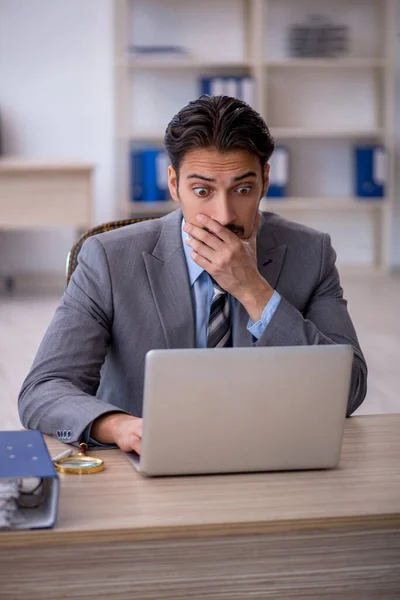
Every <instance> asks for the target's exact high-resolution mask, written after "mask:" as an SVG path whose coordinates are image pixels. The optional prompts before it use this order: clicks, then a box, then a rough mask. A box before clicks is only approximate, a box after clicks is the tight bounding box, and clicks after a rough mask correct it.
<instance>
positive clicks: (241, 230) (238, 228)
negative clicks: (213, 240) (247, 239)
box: [203, 224, 244, 236]
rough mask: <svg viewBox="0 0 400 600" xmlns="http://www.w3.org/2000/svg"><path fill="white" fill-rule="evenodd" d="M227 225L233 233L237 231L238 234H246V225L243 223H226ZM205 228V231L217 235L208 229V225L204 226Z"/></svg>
mask: <svg viewBox="0 0 400 600" xmlns="http://www.w3.org/2000/svg"><path fill="white" fill-rule="evenodd" d="M225 227H226V228H227V229H229V230H230V231H232V233H235V234H236V235H239V236H240V235H244V227H243V226H242V225H233V224H231V225H225ZM203 229H204V230H205V231H208V233H211V234H213V235H215V234H214V233H213V232H212V231H210V229H208V227H203Z"/></svg>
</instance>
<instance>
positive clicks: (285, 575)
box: [0, 415, 400, 600]
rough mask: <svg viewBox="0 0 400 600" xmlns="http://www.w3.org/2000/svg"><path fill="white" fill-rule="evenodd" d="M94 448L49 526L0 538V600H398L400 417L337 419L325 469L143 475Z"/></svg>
mask: <svg viewBox="0 0 400 600" xmlns="http://www.w3.org/2000/svg"><path fill="white" fill-rule="evenodd" d="M48 444H49V447H50V449H51V452H53V453H55V452H57V451H58V449H59V447H60V446H61V444H60V443H59V442H57V441H54V440H49V442H48ZM99 455H100V456H102V457H103V458H104V459H105V461H106V470H105V471H104V472H103V473H101V474H96V475H91V476H89V475H86V476H80V477H79V476H67V475H64V476H61V479H62V483H61V499H60V510H59V518H58V523H57V526H56V528H55V529H54V530H49V531H31V532H3V533H1V534H0V569H1V571H2V575H1V583H0V597H1V598H2V600H11V599H12V600H16V599H19V598H21V599H22V598H23V599H24V600H26V598H27V597H29V598H30V600H43V599H44V598H48V599H52V600H53V599H59V598H76V599H78V598H79V599H81V598H97V599H99V600H102V599H104V600H105V599H111V598H112V599H113V600H117V599H118V600H119V599H126V600H128V599H129V600H131V599H132V598H138V599H140V600H147V599H154V598H168V599H170V600H184V599H185V600H186V599H187V598H190V599H199V600H200V599H202V600H203V599H204V598H213V599H214V598H218V599H232V598H238V599H239V598H240V599H245V598H279V599H285V598H316V599H321V598H323V599H325V598H330V599H332V600H333V599H335V600H336V599H338V598H340V599H341V600H343V599H346V600H358V599H359V600H366V599H371V600H372V599H374V600H376V599H378V598H379V599H380V598H384V599H385V600H386V599H391V598H393V599H394V598H399V597H400V415H385V416H363V417H355V418H354V417H353V418H352V419H349V420H348V421H347V422H346V433H345V439H344V445H343V452H342V460H341V462H340V466H339V468H338V469H336V470H333V471H314V472H297V473H275V474H274V473H271V474H247V475H224V476H210V477H180V478H161V479H144V478H142V477H141V476H140V475H139V474H138V473H136V472H135V471H134V470H133V468H132V466H131V465H130V464H129V462H128V461H127V459H126V458H125V456H124V455H123V454H122V453H120V452H119V451H117V450H109V451H102V452H99Z"/></svg>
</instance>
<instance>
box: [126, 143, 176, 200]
mask: <svg viewBox="0 0 400 600" xmlns="http://www.w3.org/2000/svg"><path fill="white" fill-rule="evenodd" d="M168 164H169V160H168V155H167V153H166V152H165V150H161V149H158V148H149V149H142V150H132V151H131V200H132V202H159V201H160V200H168V199H169V190H168V179H167V173H168Z"/></svg>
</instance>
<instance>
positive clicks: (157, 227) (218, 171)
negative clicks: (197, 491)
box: [19, 96, 367, 453]
mask: <svg viewBox="0 0 400 600" xmlns="http://www.w3.org/2000/svg"><path fill="white" fill-rule="evenodd" d="M165 146H166V150H167V152H168V154H169V157H170V160H171V166H170V167H169V171H168V181H169V189H170V193H171V196H172V198H173V199H174V200H175V201H176V202H178V203H180V207H181V209H179V210H177V211H175V212H173V213H171V214H169V215H168V216H166V217H163V218H161V219H156V220H153V221H147V222H144V223H140V224H136V225H131V226H128V227H124V228H121V229H119V230H116V231H112V232H109V233H103V234H101V235H97V236H95V237H92V238H90V239H88V240H87V241H86V242H85V244H84V245H83V247H82V250H81V253H80V256H79V265H78V267H77V269H76V270H75V272H74V274H73V277H72V279H71V282H70V284H69V286H68V289H67V291H66V292H65V294H64V296H63V298H62V300H61V304H60V306H59V307H58V309H57V311H56V313H55V316H54V318H53V320H52V322H51V324H50V326H49V328H48V331H47V333H46V335H45V337H44V339H43V342H42V344H41V346H40V348H39V351H38V353H37V356H36V358H35V361H34V363H33V366H32V369H31V371H30V373H29V375H28V377H27V378H26V380H25V382H24V384H23V387H22V390H21V393H20V397H19V411H20V417H21V421H22V423H23V425H24V426H25V427H28V428H31V429H40V430H41V431H42V432H43V433H46V434H50V435H54V436H57V437H58V438H59V439H63V440H65V441H68V442H75V443H77V442H79V441H82V440H85V441H89V442H90V443H93V444H95V443H99V444H116V445H118V446H119V447H120V448H121V449H122V450H125V451H128V450H131V449H134V450H136V451H137V452H139V453H140V442H141V430H142V419H141V416H142V402H143V398H142V396H143V379H144V362H145V356H146V353H147V352H148V351H149V350H151V349H154V348H193V347H215V346H219V347H221V346H249V347H251V346H293V345H317V344H350V345H351V346H352V347H353V349H354V361H353V370H352V378H351V388H350V393H349V400H348V411H347V413H348V415H350V414H351V413H352V412H353V411H354V410H355V409H356V408H357V407H358V406H359V405H360V404H361V402H362V401H363V399H364V397H365V394H366V380H367V367H366V364H365V360H364V357H363V355H362V352H361V350H360V347H359V344H358V340H357V336H356V333H355V330H354V327H353V324H352V322H351V319H350V316H349V314H348V312H347V305H346V301H345V300H344V299H343V293H342V288H341V286H340V281H339V276H338V272H337V270H336V267H335V259H336V255H335V252H334V250H333V248H332V246H331V243H330V238H329V236H328V235H327V234H323V233H319V232H317V231H314V230H311V229H309V228H306V227H303V226H301V225H298V224H296V223H292V222H289V221H286V220H285V219H282V218H280V217H279V216H277V215H274V214H272V213H263V214H260V213H259V211H258V208H259V203H260V200H261V198H263V197H264V195H265V193H266V191H267V188H268V177H269V165H268V160H269V159H270V156H271V154H272V152H273V149H274V141H273V138H272V137H271V136H270V133H269V131H268V128H267V126H266V124H265V122H264V121H263V119H262V118H261V117H260V115H258V113H256V112H255V111H254V110H253V109H252V108H250V107H249V106H248V105H247V104H245V103H243V102H241V101H239V100H236V99H233V98H228V97H226V96H218V97H211V98H210V97H208V96H202V97H201V98H199V99H198V100H196V101H194V102H191V103H189V105H187V106H186V107H184V108H183V109H182V110H180V111H179V113H178V114H177V115H175V117H174V118H173V119H172V121H171V122H170V124H169V125H168V127H167V130H166V134H165ZM204 376H205V377H206V376H207V374H205V375H204ZM288 376H290V373H288ZM193 385H196V382H195V381H194V382H193ZM265 393H266V397H268V381H265ZM210 418H212V415H210Z"/></svg>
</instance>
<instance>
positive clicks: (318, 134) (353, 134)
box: [270, 126, 384, 140]
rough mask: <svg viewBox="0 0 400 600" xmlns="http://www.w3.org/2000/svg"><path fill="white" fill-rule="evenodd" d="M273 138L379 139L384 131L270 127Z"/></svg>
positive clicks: (377, 129) (378, 129)
mask: <svg viewBox="0 0 400 600" xmlns="http://www.w3.org/2000/svg"><path fill="white" fill-rule="evenodd" d="M270 130H271V133H272V135H273V136H274V138H276V139H278V140H282V139H287V140H290V139H347V138H380V137H382V136H383V135H384V130H383V129H380V128H376V129H353V130H352V129H331V130H329V129H309V128H303V127H299V128H294V127H271V126H270Z"/></svg>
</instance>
